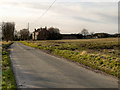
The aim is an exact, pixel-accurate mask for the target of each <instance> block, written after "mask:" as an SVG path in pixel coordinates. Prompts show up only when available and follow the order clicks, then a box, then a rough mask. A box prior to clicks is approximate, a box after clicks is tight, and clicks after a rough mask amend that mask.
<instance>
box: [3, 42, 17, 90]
mask: <svg viewBox="0 0 120 90" xmlns="http://www.w3.org/2000/svg"><path fill="white" fill-rule="evenodd" d="M11 44H12V42H2V47H3V48H2V89H3V90H7V89H13V90H14V89H16V84H15V79H14V75H13V71H12V69H11V64H10V57H9V53H8V51H7V48H8V47H9V46H10V45H11Z"/></svg>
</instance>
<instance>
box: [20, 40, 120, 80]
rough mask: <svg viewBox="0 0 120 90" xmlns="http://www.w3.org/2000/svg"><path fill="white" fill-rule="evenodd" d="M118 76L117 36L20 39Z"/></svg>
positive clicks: (119, 64)
mask: <svg viewBox="0 0 120 90" xmlns="http://www.w3.org/2000/svg"><path fill="white" fill-rule="evenodd" d="M21 43H23V44H25V45H27V46H31V47H34V48H39V49H43V50H46V51H48V52H50V53H53V54H55V55H59V56H62V57H64V58H67V59H69V60H72V61H75V62H79V63H81V64H84V65H86V66H89V67H91V68H93V69H96V70H101V71H104V72H106V73H108V74H111V75H113V76H116V77H119V78H120V68H119V66H120V57H119V55H120V52H119V48H120V45H118V38H103V39H80V40H79V39H77V40H43V41H21Z"/></svg>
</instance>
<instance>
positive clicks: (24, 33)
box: [20, 29, 30, 40]
mask: <svg viewBox="0 0 120 90" xmlns="http://www.w3.org/2000/svg"><path fill="white" fill-rule="evenodd" d="M29 34H30V32H29V30H28V29H22V30H20V39H21V40H28V39H29Z"/></svg>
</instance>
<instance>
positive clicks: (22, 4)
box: [0, 0, 117, 33]
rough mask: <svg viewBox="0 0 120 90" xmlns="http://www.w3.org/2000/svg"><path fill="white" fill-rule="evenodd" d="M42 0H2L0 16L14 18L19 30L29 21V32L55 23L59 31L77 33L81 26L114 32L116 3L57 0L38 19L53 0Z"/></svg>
mask: <svg viewBox="0 0 120 90" xmlns="http://www.w3.org/2000/svg"><path fill="white" fill-rule="evenodd" d="M42 1H43V0H35V1H34V0H1V1H0V11H1V15H0V19H2V20H3V21H4V20H5V21H15V22H16V29H18V30H20V29H22V28H25V27H26V25H27V23H28V22H30V29H31V31H33V30H34V28H36V27H40V26H55V27H59V28H60V29H61V32H62V33H78V32H80V30H81V29H82V28H87V29H89V30H90V31H94V32H98V31H104V32H110V33H113V31H114V32H117V22H116V21H117V9H116V8H117V2H110V3H109V2H100V0H97V1H99V3H98V2H80V0H78V1H77V0H75V1H74V2H73V0H69V1H68V0H65V1H60V0H57V2H56V3H55V4H54V5H53V6H52V7H51V8H50V10H49V11H48V12H47V13H46V14H45V15H44V16H43V17H42V18H40V16H41V15H42V13H43V12H45V10H46V9H47V8H48V7H49V5H50V4H51V2H53V1H54V0H50V1H48V0H45V2H42ZM87 1H90V0H87ZM114 1H115V0H114ZM68 2H69V3H68Z"/></svg>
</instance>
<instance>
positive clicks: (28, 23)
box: [28, 22, 30, 31]
mask: <svg viewBox="0 0 120 90" xmlns="http://www.w3.org/2000/svg"><path fill="white" fill-rule="evenodd" d="M29 27H30V26H29V22H28V31H29Z"/></svg>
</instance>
